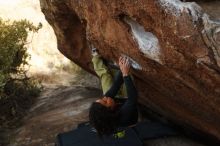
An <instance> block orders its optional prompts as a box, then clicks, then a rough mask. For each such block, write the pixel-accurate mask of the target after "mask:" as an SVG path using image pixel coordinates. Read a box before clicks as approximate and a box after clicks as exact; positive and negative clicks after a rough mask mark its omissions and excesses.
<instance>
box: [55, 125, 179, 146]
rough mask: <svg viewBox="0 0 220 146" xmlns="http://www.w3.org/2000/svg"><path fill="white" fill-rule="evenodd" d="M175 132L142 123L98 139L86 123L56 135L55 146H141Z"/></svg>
mask: <svg viewBox="0 0 220 146" xmlns="http://www.w3.org/2000/svg"><path fill="white" fill-rule="evenodd" d="M176 134H177V133H176V132H175V130H173V129H172V128H170V127H169V126H166V125H163V124H161V123H150V122H142V123H138V124H137V125H136V126H134V127H126V128H120V129H119V132H118V134H114V135H111V136H104V137H103V138H102V139H100V138H99V137H98V136H97V133H96V130H95V129H94V128H93V127H91V126H90V125H89V124H88V123H82V124H79V125H78V127H77V128H76V129H74V130H72V131H69V132H65V133H61V134H58V136H57V146H142V145H143V143H142V141H143V140H145V139H152V138H159V137H164V136H172V135H176Z"/></svg>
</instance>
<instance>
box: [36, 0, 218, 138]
mask: <svg viewBox="0 0 220 146" xmlns="http://www.w3.org/2000/svg"><path fill="white" fill-rule="evenodd" d="M40 2H41V9H42V12H43V13H44V14H45V17H46V19H47V21H48V22H49V23H50V24H51V26H52V27H53V29H54V32H55V34H56V36H57V43H58V49H59V50H60V52H61V53H62V54H64V55H65V56H66V57H67V58H69V59H70V60H72V61H73V62H75V63H77V64H78V65H79V66H81V67H82V68H84V69H85V70H87V71H88V72H90V73H93V74H95V73H94V71H93V67H92V63H91V58H92V56H91V51H90V49H89V48H90V44H93V45H94V46H95V47H96V48H97V49H98V51H99V53H100V54H101V56H102V57H103V58H104V59H106V60H108V61H114V62H117V59H118V57H119V56H120V55H125V56H128V57H129V58H130V60H131V63H132V71H131V72H132V75H133V76H134V80H135V85H136V87H137V89H138V93H139V98H138V100H139V103H141V104H143V105H144V106H145V107H147V108H150V109H152V110H153V111H155V112H157V113H159V114H161V115H163V116H164V117H166V118H167V119H169V120H171V121H173V122H175V123H178V124H179V125H182V126H185V127H191V128H193V129H196V130H198V131H201V132H204V133H206V134H208V135H209V136H211V137H213V138H216V139H217V140H220V124H219V123H220V21H219V20H218V19H214V18H216V17H210V16H209V14H207V13H206V12H205V10H204V9H203V8H202V7H201V6H200V5H198V4H197V3H195V2H188V1H187V2H186V1H180V0H111V1H110V0H94V1H92V0H40ZM196 2H198V3H200V1H199V0H197V1H196ZM213 2H216V3H217V4H220V3H219V2H217V1H213ZM204 3H205V1H204ZM209 3H211V1H209ZM215 5H216V4H215ZM204 6H206V4H204ZM216 11H218V10H217V8H216ZM218 12H219V11H218ZM217 16H219V15H217Z"/></svg>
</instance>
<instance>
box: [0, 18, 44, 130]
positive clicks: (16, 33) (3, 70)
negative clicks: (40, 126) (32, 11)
mask: <svg viewBox="0 0 220 146" xmlns="http://www.w3.org/2000/svg"><path fill="white" fill-rule="evenodd" d="M41 27H42V25H41V24H39V25H38V26H34V25H33V24H32V23H31V22H29V21H27V20H20V21H9V20H7V21H4V20H2V19H0V115H1V116H0V126H1V127H2V126H3V127H5V126H9V125H14V124H13V123H14V122H15V121H17V120H19V119H21V118H22V116H23V115H24V114H25V112H26V110H27V109H28V108H29V107H30V105H31V104H32V103H33V101H34V100H33V99H34V98H33V97H36V96H38V95H39V93H40V86H39V85H40V84H38V83H37V82H36V81H35V80H34V79H31V78H29V77H27V75H26V70H25V69H24V66H25V65H27V64H28V63H27V59H28V57H29V54H28V53H27V48H26V44H27V43H28V42H27V37H28V34H30V33H36V32H37V31H38V30H39V29H40V28H41Z"/></svg>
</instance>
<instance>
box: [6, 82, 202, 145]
mask: <svg viewBox="0 0 220 146" xmlns="http://www.w3.org/2000/svg"><path fill="white" fill-rule="evenodd" d="M100 96H101V91H100V90H99V89H97V88H93V87H85V86H71V87H67V86H60V87H56V88H50V89H47V90H45V91H44V92H43V93H42V96H40V97H39V99H38V102H37V103H36V104H35V105H34V106H33V107H32V108H31V110H30V112H29V114H28V116H27V117H25V119H24V124H23V126H22V127H20V128H18V129H17V130H16V131H15V132H14V133H13V135H11V136H10V137H11V138H10V142H11V144H10V145H9V146H54V144H55V140H56V135H57V134H58V133H62V132H65V131H69V130H71V129H73V128H75V127H76V126H77V125H78V124H79V123H81V122H84V121H88V108H89V105H90V103H91V102H92V101H94V100H95V99H96V98H97V97H100ZM145 145H148V146H203V145H201V144H198V143H196V142H194V141H192V140H190V139H188V138H185V137H180V136H178V137H169V138H163V139H155V140H148V141H145Z"/></svg>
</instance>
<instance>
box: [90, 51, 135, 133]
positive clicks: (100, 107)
mask: <svg viewBox="0 0 220 146" xmlns="http://www.w3.org/2000/svg"><path fill="white" fill-rule="evenodd" d="M92 55H93V58H92V62H93V66H94V70H95V72H96V73H97V75H98V76H99V77H100V79H101V84H102V90H103V94H104V95H103V97H102V98H100V99H98V100H96V101H95V102H93V103H92V105H91V107H90V111H89V120H90V124H91V125H92V126H93V127H94V128H95V129H96V131H97V133H98V135H99V136H100V137H102V136H104V135H111V134H114V133H116V132H117V129H118V128H119V127H127V126H131V125H134V124H136V123H137V119H138V112H137V91H136V88H135V87H134V85H133V82H132V79H131V76H130V75H129V71H130V63H129V59H128V58H127V57H120V58H119V61H118V65H119V68H120V70H119V71H117V73H116V75H115V80H114V81H113V79H112V76H111V74H110V69H109V68H108V67H107V66H106V65H105V64H104V62H103V60H102V59H101V57H100V56H99V54H98V53H97V51H96V49H95V48H93V49H92ZM123 82H124V85H125V89H126V94H127V98H124V99H125V102H123V103H122V104H120V103H118V102H117V101H118V99H119V98H118V97H116V96H117V93H118V91H119V90H120V87H121V85H122V84H123Z"/></svg>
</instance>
